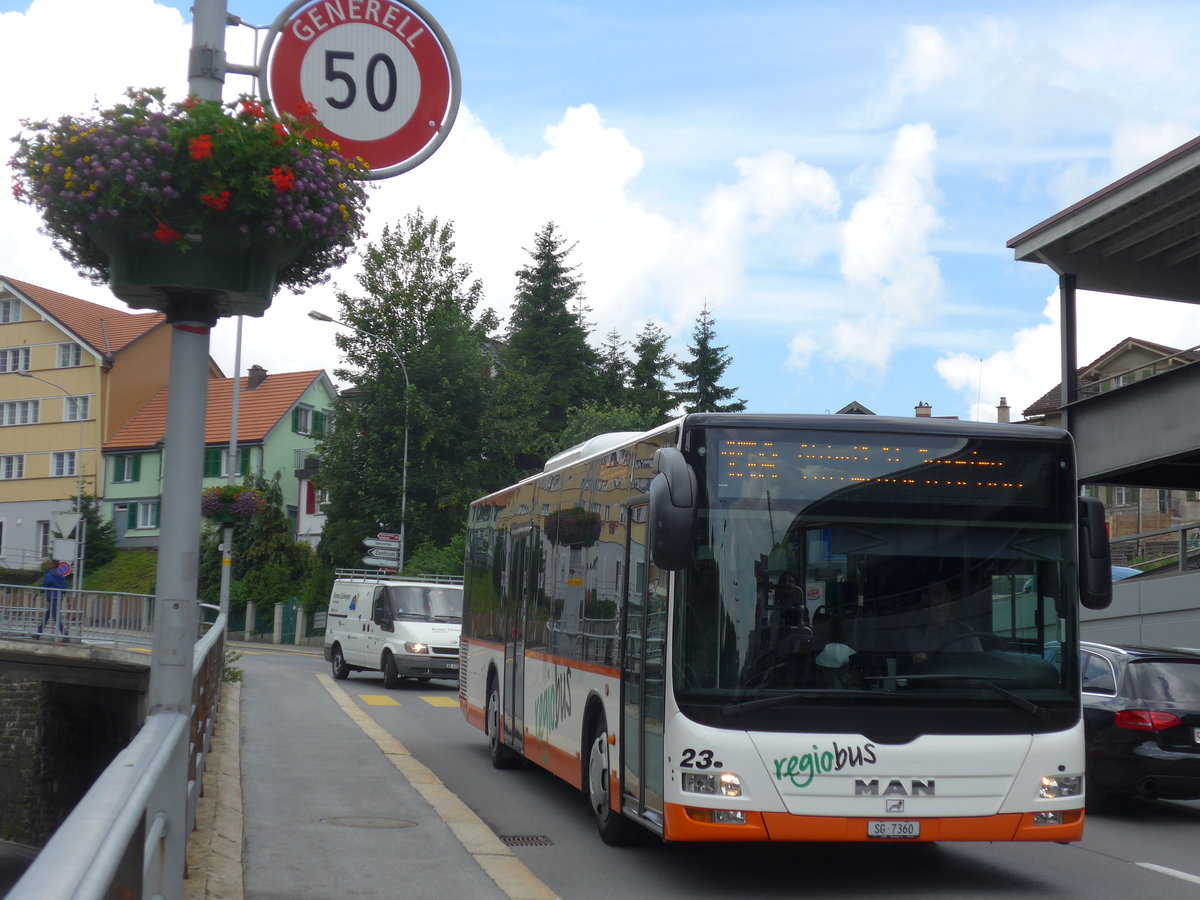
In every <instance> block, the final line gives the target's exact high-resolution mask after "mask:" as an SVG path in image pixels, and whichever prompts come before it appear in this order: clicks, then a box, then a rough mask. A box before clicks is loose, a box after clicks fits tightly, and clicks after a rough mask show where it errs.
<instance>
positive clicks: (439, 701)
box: [421, 694, 458, 709]
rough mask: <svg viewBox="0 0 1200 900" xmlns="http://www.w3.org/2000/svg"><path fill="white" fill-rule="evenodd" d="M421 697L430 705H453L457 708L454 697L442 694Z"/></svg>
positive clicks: (456, 701)
mask: <svg viewBox="0 0 1200 900" xmlns="http://www.w3.org/2000/svg"><path fill="white" fill-rule="evenodd" d="M421 699H422V700H424V701H425V702H426V703H428V704H429V705H430V706H453V707H454V708H455V709H458V700H457V699H456V698H454V697H447V696H445V695H444V694H443V695H437V696H434V695H430V696H428V697H422V698H421Z"/></svg>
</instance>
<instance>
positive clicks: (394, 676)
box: [383, 653, 400, 690]
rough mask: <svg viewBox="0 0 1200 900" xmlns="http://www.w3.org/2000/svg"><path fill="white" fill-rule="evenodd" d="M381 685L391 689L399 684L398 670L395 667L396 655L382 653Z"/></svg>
mask: <svg viewBox="0 0 1200 900" xmlns="http://www.w3.org/2000/svg"><path fill="white" fill-rule="evenodd" d="M383 686H384V687H385V688H387V689H388V690H392V689H394V688H397V687H399V686H400V670H399V669H397V668H396V657H394V656H392V654H390V653H385V654H383Z"/></svg>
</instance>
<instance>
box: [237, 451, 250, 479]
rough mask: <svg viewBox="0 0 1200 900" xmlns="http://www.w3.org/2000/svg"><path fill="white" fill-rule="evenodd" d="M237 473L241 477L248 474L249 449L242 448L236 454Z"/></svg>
mask: <svg viewBox="0 0 1200 900" xmlns="http://www.w3.org/2000/svg"><path fill="white" fill-rule="evenodd" d="M238 471H239V472H241V473H242V474H243V475H249V474H250V448H249V447H243V448H242V449H241V450H240V451H239V452H238Z"/></svg>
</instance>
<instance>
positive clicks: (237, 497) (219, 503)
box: [200, 484, 267, 523]
mask: <svg viewBox="0 0 1200 900" xmlns="http://www.w3.org/2000/svg"><path fill="white" fill-rule="evenodd" d="M266 505H267V498H266V497H264V496H263V495H262V492H261V491H256V490H255V489H254V488H248V487H246V486H245V485H241V484H224V485H221V486H220V487H210V488H205V489H204V490H203V491H201V492H200V514H201V515H202V516H204V517H205V518H209V519H212V520H213V521H215V522H225V523H236V522H246V521H249V520H250V519H253V518H254V517H255V516H256V515H258V513H259V512H260V511H261V510H262V508H263V507H264V506H266Z"/></svg>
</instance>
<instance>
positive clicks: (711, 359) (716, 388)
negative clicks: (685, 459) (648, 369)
mask: <svg viewBox="0 0 1200 900" xmlns="http://www.w3.org/2000/svg"><path fill="white" fill-rule="evenodd" d="M713 326H714V321H713V317H712V314H711V313H709V311H708V304H705V305H704V307H703V309H701V310H700V315H699V316H697V317H696V327H695V328H694V329H693V330H692V340H693V341H694V342H695V343H693V344H690V345H689V346H688V352H689V353H690V354H691V359H689V360H688V361H686V362H681V363H679V371H680V373H681V374H683V375H685V376H686V377H685V378H684V379H683V380H681V381H677V382H675V387H676V397H677V398H678V399H679V402H680V403H681V404H682V405H683V408H684V409H685V410H686V411H687V412H741V411H742V410H744V409H745V408H746V403H745V401H744V400H737V399H733V395H734V392H736V391H737V388H727V387H722V386H721V376H722V375H724V374H725V370H726V369H727V368H729V364H730V362H732V359H731V358H730V357H729V355H728V354H726V353H725V349H726V348H725V347H716V346H713V341H714V340H715V338H716V336H717V333H716V329H715V328H714V327H713ZM727 401H729V402H727Z"/></svg>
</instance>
